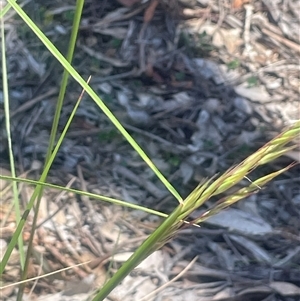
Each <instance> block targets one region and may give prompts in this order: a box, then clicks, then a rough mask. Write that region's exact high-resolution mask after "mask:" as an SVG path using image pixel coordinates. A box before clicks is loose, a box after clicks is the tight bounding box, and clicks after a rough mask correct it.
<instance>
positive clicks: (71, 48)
mask: <svg viewBox="0 0 300 301" xmlns="http://www.w3.org/2000/svg"><path fill="white" fill-rule="evenodd" d="M83 4H84V1H83V0H77V3H76V10H75V16H74V21H73V26H72V32H71V37H70V42H69V47H68V53H67V61H68V62H69V63H71V62H72V59H73V54H74V49H75V45H76V38H77V33H78V29H79V24H80V20H81V14H82V8H83ZM68 78H69V73H68V71H67V70H66V69H64V72H63V77H62V81H61V84H60V91H59V95H58V101H57V105H56V109H55V114H54V119H53V124H52V127H51V134H50V138H49V145H48V149H47V154H46V159H45V164H47V162H48V161H49V159H50V156H51V153H52V150H53V147H54V144H55V139H56V133H57V129H58V123H59V119H60V115H61V110H62V107H63V102H64V96H65V92H66V88H67V84H68ZM45 181H46V179H45ZM42 195H43V186H40V191H39V194H38V198H37V202H36V206H35V213H34V217H33V221H32V226H31V231H30V237H29V241H28V248H27V256H26V261H25V266H24V270H23V273H22V277H21V281H22V280H25V279H26V278H27V272H28V266H29V263H30V258H31V253H32V243H33V237H34V233H35V228H36V223H37V217H38V212H39V208H40V203H41V199H42ZM24 288H25V284H22V285H20V288H19V292H18V296H17V301H21V300H22V296H23V290H24Z"/></svg>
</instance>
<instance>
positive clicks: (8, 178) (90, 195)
mask: <svg viewBox="0 0 300 301" xmlns="http://www.w3.org/2000/svg"><path fill="white" fill-rule="evenodd" d="M0 179H3V180H6V181H14V182H20V183H26V184H31V185H35V186H38V185H41V186H44V187H48V188H53V189H57V190H60V191H66V192H70V193H74V194H78V195H83V196H86V197H88V198H91V199H95V200H99V201H103V202H107V203H111V204H115V205H119V206H123V207H126V208H130V209H134V210H141V211H144V212H146V213H149V214H154V215H157V216H160V217H168V216H169V215H168V214H166V213H162V212H160V211H156V210H153V209H149V208H146V207H143V206H139V205H136V204H132V203H129V202H126V201H121V200H117V199H114V198H110V197H107V196H103V195H98V194H95V193H91V192H87V191H81V190H77V189H73V188H68V187H63V186H59V185H55V184H50V183H43V182H40V181H35V180H29V179H23V178H18V177H17V178H13V177H11V176H4V175H0Z"/></svg>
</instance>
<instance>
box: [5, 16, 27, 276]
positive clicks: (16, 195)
mask: <svg viewBox="0 0 300 301" xmlns="http://www.w3.org/2000/svg"><path fill="white" fill-rule="evenodd" d="M1 50H2V89H3V98H4V114H5V126H6V133H7V144H8V152H9V162H10V172H11V175H12V177H16V170H15V161H14V154H13V147H12V140H11V130H10V114H9V113H10V109H9V95H8V79H7V68H6V47H5V32H4V22H3V18H1ZM12 188H13V196H14V197H13V198H14V210H15V215H16V222H17V223H18V222H19V221H20V220H21V211H20V204H19V193H18V187H17V183H16V182H14V183H13V187H12ZM18 246H19V251H20V252H19V254H20V264H21V269H22V270H23V268H24V264H25V253H24V248H23V246H24V243H23V237H22V236H19V237H18Z"/></svg>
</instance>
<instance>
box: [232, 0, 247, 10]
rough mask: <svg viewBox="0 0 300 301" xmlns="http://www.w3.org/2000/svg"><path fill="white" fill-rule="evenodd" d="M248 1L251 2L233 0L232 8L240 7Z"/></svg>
mask: <svg viewBox="0 0 300 301" xmlns="http://www.w3.org/2000/svg"><path fill="white" fill-rule="evenodd" d="M246 3H249V0H233V1H232V8H235V9H239V8H241V7H242V6H243V5H244V4H246Z"/></svg>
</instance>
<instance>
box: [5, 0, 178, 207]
mask: <svg viewBox="0 0 300 301" xmlns="http://www.w3.org/2000/svg"><path fill="white" fill-rule="evenodd" d="M8 2H9V4H10V5H11V6H12V7H13V8H14V9H15V11H16V12H17V13H18V14H19V16H20V17H21V18H22V19H23V20H24V22H25V23H26V24H27V25H28V26H29V27H30V28H31V30H32V31H33V32H34V33H35V34H36V36H37V37H38V38H39V39H40V40H41V41H42V43H43V44H44V45H45V46H46V47H47V49H48V50H49V51H50V52H51V54H52V55H53V56H54V57H55V58H56V59H57V60H58V61H59V62H60V64H61V65H62V66H63V67H64V68H65V69H66V70H67V71H68V72H69V73H70V75H71V76H72V77H73V78H74V79H75V80H76V81H77V82H78V83H79V84H80V85H81V87H82V88H83V89H84V90H85V91H86V93H87V94H88V95H89V96H90V97H91V98H92V99H93V100H94V101H95V103H96V104H97V105H98V106H99V107H100V108H101V110H102V111H103V112H104V114H105V115H106V116H107V117H108V118H109V119H110V121H111V122H112V123H113V124H114V125H115V127H116V128H117V129H118V130H119V131H120V133H121V134H122V135H123V136H124V137H125V138H126V140H127V141H128V142H129V143H130V145H131V146H132V147H133V148H134V149H135V150H136V151H137V153H138V154H139V155H140V156H141V158H142V159H143V160H144V161H145V162H146V163H147V164H148V166H149V167H150V168H151V169H152V170H153V172H154V173H155V174H156V176H157V177H158V178H159V179H160V180H161V182H162V183H163V184H164V185H165V187H166V188H167V189H168V190H169V191H170V192H171V193H172V194H173V195H174V197H175V198H176V199H177V200H178V201H179V202H180V203H182V198H181V196H180V194H179V193H178V192H177V191H176V189H175V188H174V187H173V186H172V185H171V184H170V183H169V181H168V180H167V179H166V178H165V177H164V176H163V174H162V173H161V172H160V171H159V170H158V168H157V167H156V166H155V165H154V164H153V162H152V161H151V160H150V158H149V157H148V156H147V155H146V153H145V152H144V151H143V150H142V148H141V147H140V146H139V145H138V144H137V143H136V142H135V140H134V139H133V138H132V137H131V136H130V134H129V133H128V132H127V131H126V130H125V128H124V127H123V126H122V125H121V123H120V122H119V121H118V119H117V118H116V117H115V116H114V115H113V114H112V112H111V111H110V110H109V109H108V107H107V106H106V105H105V104H104V103H103V101H102V100H101V99H100V98H99V97H98V95H97V94H96V93H95V92H94V90H93V89H92V88H91V87H90V86H89V85H88V84H87V83H86V82H85V81H84V79H83V78H82V77H81V76H80V75H79V73H78V72H77V71H76V70H75V69H74V68H73V67H72V66H71V65H70V64H69V63H68V61H67V60H66V59H65V58H64V57H63V55H62V54H61V53H60V52H59V51H58V50H57V48H56V47H55V46H54V45H53V44H52V43H51V42H50V40H49V39H48V38H47V37H46V36H45V35H44V33H43V32H42V31H41V30H40V29H39V28H38V27H37V26H36V25H35V24H34V22H33V21H32V20H31V19H30V18H29V17H28V16H27V14H26V13H25V12H24V11H23V9H22V8H21V7H20V6H19V5H18V4H17V3H14V1H13V0H8Z"/></svg>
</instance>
